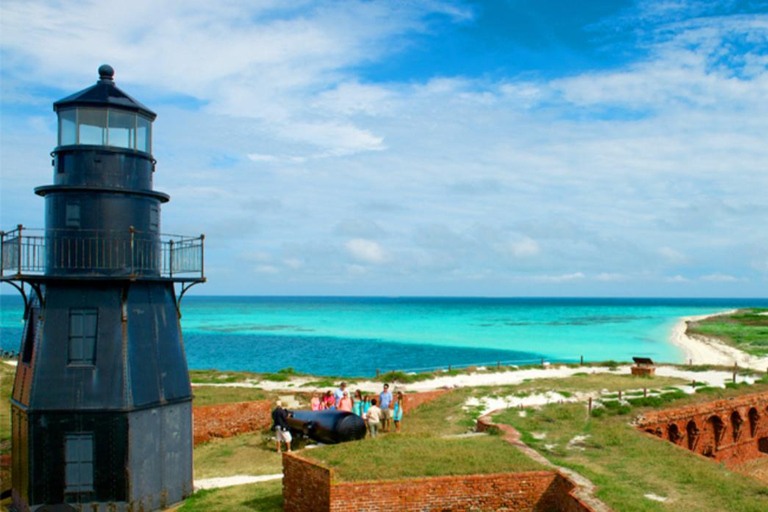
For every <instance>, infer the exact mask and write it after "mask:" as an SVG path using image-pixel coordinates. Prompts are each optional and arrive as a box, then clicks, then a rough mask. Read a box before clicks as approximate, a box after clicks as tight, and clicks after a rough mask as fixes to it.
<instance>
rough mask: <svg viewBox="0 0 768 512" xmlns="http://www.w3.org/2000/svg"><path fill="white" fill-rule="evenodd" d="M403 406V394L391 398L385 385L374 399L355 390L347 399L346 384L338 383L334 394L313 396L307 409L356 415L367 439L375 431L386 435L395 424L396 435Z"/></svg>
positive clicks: (401, 417)
mask: <svg viewBox="0 0 768 512" xmlns="http://www.w3.org/2000/svg"><path fill="white" fill-rule="evenodd" d="M403 402H404V400H403V393H402V392H400V391H398V392H397V394H395V395H394V396H393V395H392V392H391V391H389V384H384V388H383V389H382V391H381V393H379V395H378V396H369V395H363V393H362V392H361V391H360V390H359V389H358V390H356V391H355V393H354V394H353V395H351V396H350V394H349V391H348V390H347V383H346V382H342V383H341V385H340V386H339V389H337V390H336V391H330V390H329V391H326V392H325V394H324V395H322V396H320V393H315V394H314V395H313V396H312V400H311V401H310V406H311V407H312V410H313V411H322V410H326V409H335V410H339V411H347V412H351V413H354V414H357V415H358V416H360V417H361V418H363V420H364V421H365V424H366V426H367V428H368V432H369V433H370V434H371V437H376V434H378V432H379V431H381V432H389V427H390V422H392V423H394V424H395V431H396V432H400V422H401V421H402V419H403V413H404V412H405V410H404V406H403Z"/></svg>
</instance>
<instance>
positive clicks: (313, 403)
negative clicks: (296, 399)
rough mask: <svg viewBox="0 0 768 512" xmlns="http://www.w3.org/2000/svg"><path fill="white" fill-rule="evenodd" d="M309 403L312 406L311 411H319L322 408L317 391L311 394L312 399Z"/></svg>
mask: <svg viewBox="0 0 768 512" xmlns="http://www.w3.org/2000/svg"><path fill="white" fill-rule="evenodd" d="M309 405H310V406H311V407H312V410H313V411H319V410H321V409H322V408H323V404H322V402H321V401H320V394H319V393H318V392H317V391H315V393H314V394H313V395H312V400H310V402H309Z"/></svg>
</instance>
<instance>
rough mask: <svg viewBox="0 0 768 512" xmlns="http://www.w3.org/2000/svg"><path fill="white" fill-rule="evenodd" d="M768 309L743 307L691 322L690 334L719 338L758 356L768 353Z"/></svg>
mask: <svg viewBox="0 0 768 512" xmlns="http://www.w3.org/2000/svg"><path fill="white" fill-rule="evenodd" d="M766 312H768V309H762V308H751V309H742V310H739V311H737V312H736V313H733V314H731V315H721V316H715V317H711V318H707V319H704V320H701V321H699V322H691V323H689V324H688V331H687V332H688V334H698V335H701V336H707V337H711V338H717V339H719V340H722V341H723V342H725V343H727V344H729V345H732V346H734V347H736V348H738V349H740V350H743V351H745V352H747V353H749V354H752V355H756V356H765V355H768V315H761V314H760V313H766Z"/></svg>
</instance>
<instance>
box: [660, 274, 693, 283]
mask: <svg viewBox="0 0 768 512" xmlns="http://www.w3.org/2000/svg"><path fill="white" fill-rule="evenodd" d="M664 281H665V282H667V283H690V282H691V280H690V279H688V278H686V277H683V276H681V275H679V274H678V275H676V276H672V277H667V278H664Z"/></svg>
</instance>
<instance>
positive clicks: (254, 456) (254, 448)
mask: <svg viewBox="0 0 768 512" xmlns="http://www.w3.org/2000/svg"><path fill="white" fill-rule="evenodd" d="M194 461H195V479H200V478H213V477H222V476H234V475H272V474H276V473H281V472H282V471H283V466H282V459H281V458H280V456H279V455H278V454H277V453H276V451H275V445H274V442H273V441H272V439H271V437H270V434H268V433H261V432H256V433H249V434H241V435H239V436H235V437H229V438H226V439H214V440H212V441H210V442H208V443H204V444H202V445H199V446H197V447H195V451H194Z"/></svg>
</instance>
